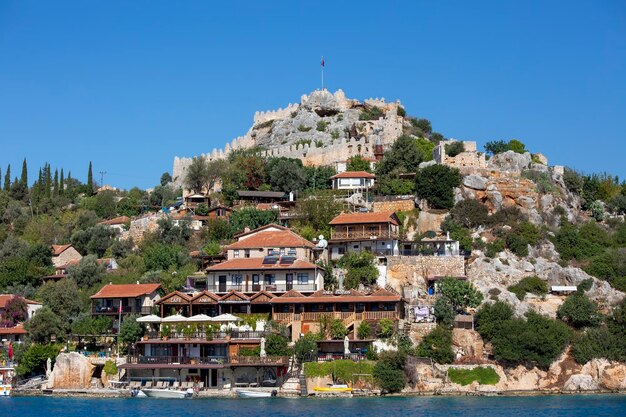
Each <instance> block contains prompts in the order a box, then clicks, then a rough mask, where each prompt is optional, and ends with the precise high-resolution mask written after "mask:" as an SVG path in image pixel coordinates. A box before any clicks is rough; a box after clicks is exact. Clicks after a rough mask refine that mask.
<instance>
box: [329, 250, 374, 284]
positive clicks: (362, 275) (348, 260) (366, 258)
mask: <svg viewBox="0 0 626 417" xmlns="http://www.w3.org/2000/svg"><path fill="white" fill-rule="evenodd" d="M375 259H376V258H375V257H374V255H372V254H371V253H369V252H365V251H364V252H358V253H357V252H348V253H346V254H345V255H344V256H342V257H341V259H340V260H339V262H337V264H338V265H339V266H340V267H341V268H345V269H346V270H347V272H346V276H345V278H344V280H343V286H344V288H348V289H349V288H358V286H359V284H364V285H372V284H373V283H374V282H376V279H377V278H378V268H376V264H375V262H374V261H375Z"/></svg>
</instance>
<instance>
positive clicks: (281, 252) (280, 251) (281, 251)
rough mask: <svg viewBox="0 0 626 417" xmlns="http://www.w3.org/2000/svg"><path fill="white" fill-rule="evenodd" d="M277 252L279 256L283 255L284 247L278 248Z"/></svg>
mask: <svg viewBox="0 0 626 417" xmlns="http://www.w3.org/2000/svg"><path fill="white" fill-rule="evenodd" d="M278 253H279V254H280V255H281V256H282V255H284V254H285V248H280V249H279V250H278Z"/></svg>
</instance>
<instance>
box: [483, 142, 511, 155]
mask: <svg viewBox="0 0 626 417" xmlns="http://www.w3.org/2000/svg"><path fill="white" fill-rule="evenodd" d="M508 150H509V146H508V145H507V143H506V142H505V141H503V140H494V141H491V142H487V143H486V144H485V152H487V153H488V154H490V155H497V154H499V153H503V152H506V151H508Z"/></svg>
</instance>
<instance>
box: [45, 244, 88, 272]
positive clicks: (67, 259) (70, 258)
mask: <svg viewBox="0 0 626 417" xmlns="http://www.w3.org/2000/svg"><path fill="white" fill-rule="evenodd" d="M81 259H83V256H82V255H81V254H80V253H78V251H77V250H76V249H75V248H74V246H72V245H52V264H53V265H54V266H55V267H57V268H59V267H62V266H66V265H71V264H73V263H78V262H80V260H81Z"/></svg>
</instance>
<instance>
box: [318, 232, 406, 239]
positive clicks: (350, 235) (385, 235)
mask: <svg viewBox="0 0 626 417" xmlns="http://www.w3.org/2000/svg"><path fill="white" fill-rule="evenodd" d="M330 238H331V240H349V239H355V240H362V239H397V238H398V233H397V232H394V231H389V230H380V231H379V230H376V231H370V230H354V231H349V232H346V231H338V232H335V231H332V232H331V234H330Z"/></svg>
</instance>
